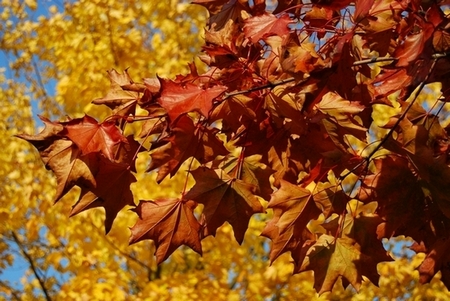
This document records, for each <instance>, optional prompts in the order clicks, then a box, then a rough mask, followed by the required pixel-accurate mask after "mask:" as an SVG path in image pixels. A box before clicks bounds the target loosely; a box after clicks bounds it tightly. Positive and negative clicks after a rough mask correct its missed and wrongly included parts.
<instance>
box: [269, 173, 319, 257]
mask: <svg viewBox="0 0 450 301" xmlns="http://www.w3.org/2000/svg"><path fill="white" fill-rule="evenodd" d="M280 184H281V187H280V189H278V190H277V191H276V192H275V193H273V194H272V198H271V200H270V202H269V207H268V208H272V209H273V212H274V216H273V218H272V220H271V221H270V222H269V223H268V224H267V226H266V227H265V228H264V230H263V232H262V233H261V235H262V236H265V237H268V238H270V239H271V240H272V248H271V251H270V260H271V261H274V260H275V259H277V258H278V256H280V255H281V254H283V253H285V252H288V251H291V252H292V257H293V259H294V260H295V261H296V264H297V265H300V264H301V262H302V259H303V258H301V257H298V255H299V254H300V253H301V249H302V247H303V244H304V243H305V242H306V238H307V237H308V233H309V231H308V229H307V228H306V225H307V224H308V223H309V221H310V220H311V219H316V218H317V217H318V216H319V214H320V213H321V210H319V209H318V208H317V206H316V205H315V202H314V200H313V197H312V195H311V192H309V191H308V190H306V189H305V188H302V187H300V186H297V185H293V184H291V183H289V182H287V181H284V180H281V181H280Z"/></svg>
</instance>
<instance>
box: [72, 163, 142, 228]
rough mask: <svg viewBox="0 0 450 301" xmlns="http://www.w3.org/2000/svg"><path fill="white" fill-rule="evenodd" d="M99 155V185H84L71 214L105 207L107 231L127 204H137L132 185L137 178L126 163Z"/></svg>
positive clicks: (97, 180)
mask: <svg viewBox="0 0 450 301" xmlns="http://www.w3.org/2000/svg"><path fill="white" fill-rule="evenodd" d="M98 157H99V160H100V162H99V165H98V172H97V173H96V175H95V181H96V183H97V186H96V187H95V188H93V189H88V188H85V187H82V189H81V195H80V198H79V199H78V201H77V203H76V204H75V205H74V206H73V208H72V211H71V212H70V215H71V216H73V215H76V214H78V213H80V212H82V211H85V210H87V209H90V208H96V207H104V208H105V212H106V220H105V231H106V233H108V232H109V230H111V226H112V224H113V221H114V219H115V218H116V216H117V214H118V213H119V211H120V210H122V208H124V207H125V206H127V205H129V206H135V204H134V201H133V194H132V192H131V190H130V185H131V183H133V182H136V178H135V177H134V176H133V174H132V173H131V171H130V167H129V165H128V164H126V163H116V162H111V161H109V160H108V159H106V158H104V157H101V156H98Z"/></svg>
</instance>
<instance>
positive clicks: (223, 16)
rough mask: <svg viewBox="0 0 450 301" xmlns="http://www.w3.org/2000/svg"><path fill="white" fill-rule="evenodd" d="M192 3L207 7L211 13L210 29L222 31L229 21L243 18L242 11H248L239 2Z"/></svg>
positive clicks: (212, 0)
mask: <svg viewBox="0 0 450 301" xmlns="http://www.w3.org/2000/svg"><path fill="white" fill-rule="evenodd" d="M192 3H195V4H200V5H203V6H204V7H206V8H207V9H208V11H209V13H210V17H209V21H208V24H209V26H210V27H215V28H216V29H221V28H222V27H224V26H225V24H226V23H227V21H228V20H237V19H239V18H240V17H241V11H243V10H248V5H247V6H244V5H243V4H242V3H241V1H238V0H195V1H193V2H192Z"/></svg>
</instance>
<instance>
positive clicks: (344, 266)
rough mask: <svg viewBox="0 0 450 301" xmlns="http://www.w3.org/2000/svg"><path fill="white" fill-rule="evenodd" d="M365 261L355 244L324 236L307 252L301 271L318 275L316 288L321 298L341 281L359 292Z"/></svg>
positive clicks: (315, 283) (348, 239)
mask: <svg viewBox="0 0 450 301" xmlns="http://www.w3.org/2000/svg"><path fill="white" fill-rule="evenodd" d="M364 259H365V256H364V255H363V254H361V251H360V246H359V245H358V244H357V243H356V242H355V241H354V240H352V239H350V238H347V237H343V238H334V237H333V236H330V235H326V234H323V235H321V236H320V237H319V239H318V240H317V242H316V243H315V244H314V245H313V246H311V247H310V248H309V250H308V251H307V253H306V257H305V260H304V261H303V264H302V265H301V267H300V270H299V271H300V272H303V271H309V270H312V271H314V288H315V289H316V291H317V292H318V293H319V294H322V293H325V292H328V291H331V290H332V288H333V286H334V284H335V283H336V281H337V280H338V279H339V278H340V277H344V278H345V280H346V281H348V282H350V284H351V285H352V286H353V287H354V288H355V289H356V290H357V291H358V290H359V288H360V286H361V282H362V280H363V279H362V274H361V273H360V272H359V271H360V270H361V269H362V267H363V266H364Z"/></svg>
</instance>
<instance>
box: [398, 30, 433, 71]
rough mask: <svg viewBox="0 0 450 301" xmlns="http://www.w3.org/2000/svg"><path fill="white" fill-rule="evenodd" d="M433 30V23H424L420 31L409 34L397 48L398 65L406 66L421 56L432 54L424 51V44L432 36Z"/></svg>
mask: <svg viewBox="0 0 450 301" xmlns="http://www.w3.org/2000/svg"><path fill="white" fill-rule="evenodd" d="M433 31H434V28H433V26H432V25H431V24H427V23H423V24H422V30H421V31H420V32H419V33H416V34H411V35H408V36H407V37H406V39H405V41H404V43H403V44H401V45H400V46H399V47H397V49H396V50H395V53H394V57H396V58H397V59H398V61H397V66H401V67H405V66H408V64H409V63H411V62H414V61H415V60H416V59H417V58H418V57H419V56H430V55H431V53H424V46H425V43H426V42H427V41H428V40H429V39H430V38H431V36H432V34H433ZM426 49H429V47H427V48H426ZM428 51H429V50H428Z"/></svg>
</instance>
